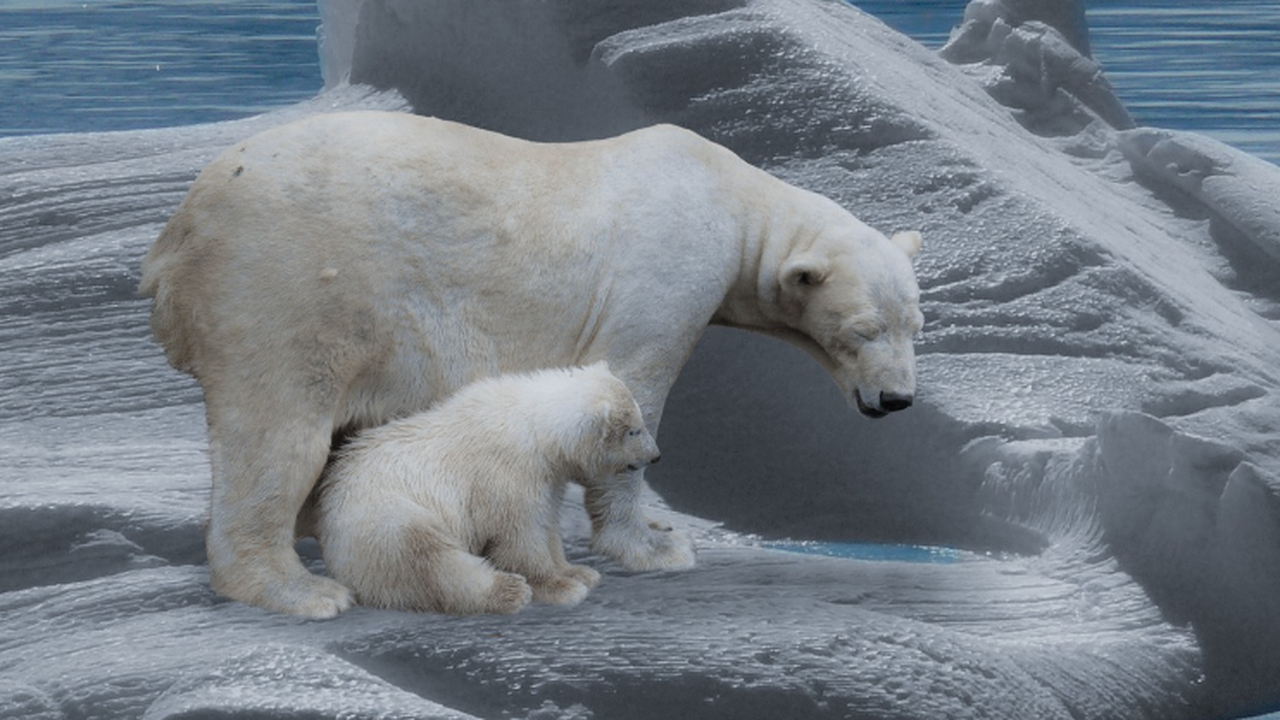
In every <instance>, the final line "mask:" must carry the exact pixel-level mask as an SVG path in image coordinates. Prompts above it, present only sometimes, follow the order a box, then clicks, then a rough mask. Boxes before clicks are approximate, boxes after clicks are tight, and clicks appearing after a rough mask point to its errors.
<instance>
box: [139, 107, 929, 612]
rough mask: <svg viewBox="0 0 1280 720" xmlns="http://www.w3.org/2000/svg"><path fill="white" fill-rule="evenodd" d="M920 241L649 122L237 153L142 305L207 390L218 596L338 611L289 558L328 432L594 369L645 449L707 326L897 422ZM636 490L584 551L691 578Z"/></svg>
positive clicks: (153, 265) (268, 139) (210, 172)
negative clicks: (490, 384)
mask: <svg viewBox="0 0 1280 720" xmlns="http://www.w3.org/2000/svg"><path fill="white" fill-rule="evenodd" d="M918 239H919V238H918V235H914V234H908V235H902V236H898V237H897V238H896V240H895V241H892V242H891V241H890V240H889V239H888V238H886V237H885V236H884V235H882V234H880V233H879V232H877V231H875V230H873V229H871V228H869V227H867V226H866V225H864V224H863V223H861V222H859V221H858V220H857V219H855V218H854V217H853V216H851V215H850V214H849V213H848V212H846V211H845V210H843V209H842V208H840V207H839V206H837V205H836V204H835V203H833V202H831V201H830V200H827V199H825V198H822V197H820V196H818V195H815V194H813V193H810V192H806V191H804V190H800V189H798V188H795V187H792V186H790V185H787V184H786V183H783V182H781V181H780V180H777V179H775V178H773V177H772V176H770V175H768V174H767V173H764V172H762V171H760V170H758V169H757V168H754V167H752V166H750V165H748V164H747V163H745V162H743V161H742V160H740V159H739V158H738V157H736V156H735V155H733V154H732V153H731V152H729V151H728V150H725V149H724V148H722V147H720V146H718V145H715V144H714V143H711V142H708V141H706V140H704V139H702V138H700V137H698V136H697V135H695V134H693V133H691V132H688V131H685V130H681V129H679V128H675V127H671V126H655V127H651V128H646V129H643V130H638V131H636V132H632V133H628V134H626V135H622V136H619V137H616V138H611V139H607V140H599V141H593V142H583V143H569V144H537V143H530V142H525V141H521V140H516V139H513V138H509V137H504V136H502V135H497V134H494V133H490V132H485V131H481V130H477V129H474V128H469V127H466V126H463V125H458V124H455V123H450V122H446V121H442V120H435V119H430V118H422V117H415V116H411V115H403V114H395V113H371V112H360V113H340V114H327V115H319V116H315V117H312V118H308V119H305V120H302V121H299V122H297V123H293V124H290V125H286V126H283V127H279V128H275V129H272V130H268V131H266V132H264V133H262V134H260V135H258V136H256V137H253V138H251V139H249V140H246V141H244V142H242V143H240V144H239V145H237V146H235V147H233V148H231V149H230V150H228V151H227V152H225V153H224V154H222V155H221V156H220V157H218V158H217V159H215V160H214V161H213V162H212V163H211V164H210V165H209V167H208V168H206V169H205V171H204V172H203V173H201V175H200V177H199V178H198V179H197V180H196V182H195V185H194V186H193V187H192V189H191V192H190V193H189V194H188V195H187V198H186V200H185V201H184V202H183V204H182V206H181V207H180V208H179V209H178V211H177V213H176V214H175V215H174V217H173V218H172V219H171V220H170V221H169V224H168V225H167V226H166V227H165V230H164V232H163V233H162V234H161V236H160V238H159V239H158V240H157V241H156V244H155V246H154V247H153V248H152V249H151V252H150V253H149V254H148V256H147V258H146V260H145V261H144V263H143V278H142V285H141V290H142V291H143V292H144V293H147V294H150V295H153V296H154V297H155V302H154V305H153V309H152V318H151V326H152V331H153V333H154V334H155V336H156V338H157V339H158V340H159V341H160V342H161V343H162V344H163V345H164V348H165V353H166V354H167V356H168V358H169V360H170V362H171V363H172V364H173V365H174V366H175V367H177V368H179V369H182V370H184V371H187V372H190V373H191V374H192V375H194V376H195V377H196V378H197V379H198V380H199V382H200V384H201V386H202V387H203V389H204V393H205V403H206V412H207V417H208V423H209V440H210V454H211V457H212V466H213V500H212V512H211V517H210V523H209V532H208V546H209V561H210V569H211V573H212V579H213V584H214V587H215V589H217V590H218V591H219V592H222V593H224V594H227V595H230V596H231V597H234V598H237V599H240V600H244V601H246V602H251V603H256V604H259V605H262V606H265V607H269V608H274V609H277V610H282V611H285V612H292V613H297V614H302V615H312V616H325V615H331V614H333V613H335V612H338V611H340V610H341V609H342V608H343V607H345V604H347V603H349V602H350V598H349V596H348V595H347V593H346V591H345V589H343V588H342V587H341V586H339V585H337V584H336V583H332V582H331V581H329V580H327V579H325V578H321V577H317V576H313V575H311V574H309V573H308V572H307V571H306V569H305V568H304V567H303V566H302V565H301V563H300V562H299V560H298V558H297V555H296V553H294V551H293V539H294V535H293V529H294V528H293V526H294V518H295V515H296V513H297V511H298V509H299V508H300V507H301V505H302V503H303V501H304V499H305V498H306V497H307V495H308V493H309V492H310V491H311V488H312V486H313V484H314V483H315V481H316V479H317V478H318V477H319V475H320V472H321V469H322V468H323V466H324V463H325V459H326V457H327V455H328V451H329V445H330V437H331V435H332V433H333V432H334V431H335V430H337V429H358V428H361V427H367V426H370V425H377V424H380V423H384V422H386V421H388V420H390V419H392V418H396V417H403V416H405V415H408V414H411V413H414V412H417V411H420V410H422V409H424V408H426V407H428V406H429V405H430V404H431V403H433V402H435V401H437V400H438V399H440V398H442V397H446V396H448V395H450V394H451V393H453V392H454V391H456V390H457V389H458V388H460V387H462V386H463V385H465V384H466V383H468V382H470V381H472V380H475V379H477V378H482V377H487V376H491V375H496V374H499V373H504V372H512V371H523V370H530V369H536V368H542V367H555V366H567V365H575V364H583V363H589V362H592V361H594V360H598V359H607V360H608V361H609V362H610V365H611V367H612V368H613V371H614V372H615V373H616V374H617V375H618V377H620V378H622V380H623V381H625V382H626V383H627V385H628V386H629V387H630V388H631V389H632V391H633V392H634V393H635V396H636V399H637V400H638V402H639V404H640V407H641V409H642V410H643V412H644V416H645V421H646V423H647V424H648V427H649V430H650V431H651V432H654V433H656V432H657V429H658V425H659V421H660V419H661V415H662V406H663V402H664V401H665V399H666V396H667V393H668V391H669V390H670V388H671V386H672V384H673V383H674V382H675V379H676V376H677V374H678V373H679V371H680V368H681V367H682V366H683V365H684V363H685V361H686V360H687V359H688V357H689V354H690V353H691V352H692V351H693V347H694V344H695V343H696V342H697V340H698V338H699V337H700V336H701V334H702V332H703V330H704V328H705V327H706V326H707V324H708V323H719V324H724V325H731V326H735V327H740V328H746V329H749V330H754V331H758V332H763V333H767V334H770V335H773V336H775V337H778V338H781V339H783V340H787V341H788V342H792V343H795V344H796V345H798V346H800V347H801V348H803V349H805V350H806V351H808V352H809V353H810V354H811V355H813V356H814V357H815V358H816V359H817V360H818V361H819V362H820V363H821V364H822V365H823V367H825V368H827V370H828V371H829V372H830V373H831V375H832V376H833V378H834V379H835V381H836V383H837V384H838V385H839V386H840V387H841V389H842V390H843V392H844V394H845V395H846V396H847V397H848V398H849V399H850V402H851V403H852V402H857V404H858V405H859V407H860V408H862V409H863V411H864V412H867V413H868V414H872V415H876V414H882V413H883V412H884V411H885V410H889V409H894V408H895V407H901V406H902V405H903V404H904V402H909V399H910V397H911V396H912V395H913V393H914V391H915V362H914V356H913V354H912V345H911V339H912V336H913V335H914V333H915V332H916V331H917V330H918V329H919V327H920V322H921V318H920V314H919V311H918V310H917V309H916V300H917V294H918V290H917V288H916V282H915V277H914V274H913V272H912V269H911V264H910V255H912V254H913V253H914V251H915V250H916V248H917V247H918V245H919V243H918ZM885 398H888V399H891V400H893V401H894V402H893V403H892V405H889V404H886V403H883V402H882V399H885ZM643 482H644V481H643V473H642V472H632V473H626V474H623V475H621V476H619V477H618V478H617V479H616V480H615V482H613V483H611V484H610V485H609V488H608V489H607V490H600V491H598V492H589V493H588V494H587V496H586V501H587V503H588V509H589V510H590V512H591V514H592V517H593V519H594V521H595V522H594V523H593V531H594V535H593V547H594V548H595V549H596V550H597V551H599V552H601V553H603V554H605V555H608V556H610V557H613V558H614V559H616V560H618V561H619V562H620V563H622V564H623V565H624V566H626V567H629V568H632V569H639V570H644V569H657V568H682V567H688V566H690V565H692V564H693V561H694V552H693V546H692V543H691V541H690V539H689V538H688V537H687V536H686V535H685V534H683V533H681V532H678V531H677V532H669V531H667V532H664V531H662V530H659V529H655V528H653V527H651V526H650V523H649V522H648V520H647V519H646V517H645V515H644V513H643V511H642V509H641V507H640V504H639V498H640V496H641V490H642V488H643Z"/></svg>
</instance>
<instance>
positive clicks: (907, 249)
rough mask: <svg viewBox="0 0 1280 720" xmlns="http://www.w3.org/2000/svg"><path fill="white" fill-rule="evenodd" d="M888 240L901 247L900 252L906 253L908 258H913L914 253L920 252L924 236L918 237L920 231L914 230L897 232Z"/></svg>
mask: <svg viewBox="0 0 1280 720" xmlns="http://www.w3.org/2000/svg"><path fill="white" fill-rule="evenodd" d="M889 240H890V241H891V242H892V243H893V244H894V245H897V246H898V247H900V248H902V252H904V253H906V254H907V257H909V258H915V256H916V253H918V252H920V244H921V243H922V242H924V238H922V237H920V233H918V232H916V231H915V230H907V231H906V232H900V233H897V234H895V235H894V236H893V237H891V238H889Z"/></svg>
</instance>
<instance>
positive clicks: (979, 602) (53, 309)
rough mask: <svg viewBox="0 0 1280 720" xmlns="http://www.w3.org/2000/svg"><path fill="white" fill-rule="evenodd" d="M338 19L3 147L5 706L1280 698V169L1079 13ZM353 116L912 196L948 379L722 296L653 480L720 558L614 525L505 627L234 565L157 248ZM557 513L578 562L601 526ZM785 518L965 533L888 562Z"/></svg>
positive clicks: (903, 538) (391, 5)
mask: <svg viewBox="0 0 1280 720" xmlns="http://www.w3.org/2000/svg"><path fill="white" fill-rule="evenodd" d="M1068 6H1069V7H1068ZM321 12H322V17H323V19H324V22H325V26H324V28H323V32H322V46H321V48H322V65H323V67H324V70H325V77H326V79H327V82H328V83H329V85H330V87H329V89H328V90H327V91H326V92H325V93H324V94H322V95H321V96H320V97H318V98H317V99H315V100H314V101H312V102H310V103H306V104H303V105H301V106H298V107H294V108H290V109H287V110H284V111H281V112H279V113H274V114H269V115H265V116H262V117H259V118H253V119H249V120H245V121H238V122H233V123H222V124H216V125H205V126H198V127H189V128H174V129H168V130H161V131H146V132H129V133H115V134H110V135H94V134H88V135H66V136H45V137H32V138H14V139H7V140H0V217H2V218H3V222H0V283H2V284H3V293H0V364H2V365H3V367H5V373H4V374H3V375H0V466H2V467H3V468H4V472H3V474H0V547H2V548H3V549H4V553H3V556H2V559H0V567H2V568H3V572H0V590H3V593H0V627H3V633H0V715H3V716H4V717H32V718H97V717H102V718H118V717H123V718H128V717H135V718H141V717H145V718H157V719H158V718H178V717H186V718H191V717H209V716H212V717H222V716H231V715H236V716H256V717H274V716H280V717H294V716H305V717H333V718H337V717H385V718H400V717H404V718H410V717H412V718H421V717H529V718H589V717H596V718H626V717H663V716H668V715H670V716H689V717H694V716H696V717H702V718H715V717H734V718H749V717H787V716H806V717H867V718H886V717H889V718H914V717H992V718H1008V717H1046V718H1051V717H1062V718H1068V717H1074V718H1080V717H1085V718H1095V717H1124V718H1136V717H1151V718H1176V717H1188V718H1196V717H1204V716H1213V715H1221V714H1225V713H1233V712H1244V711H1248V710H1251V709H1255V708H1262V707H1266V706H1267V705H1268V704H1271V705H1275V704H1280V690H1277V688H1280V622H1276V618H1277V615H1278V612H1280V572H1277V569H1280V480H1278V479H1277V478H1278V477H1280V405H1278V404H1277V388H1280V377H1278V376H1277V375H1278V372H1277V370H1276V368H1277V367H1280V364H1278V363H1277V361H1278V360H1280V331H1278V328H1277V321H1280V290H1277V288H1280V259H1278V257H1277V256H1278V252H1277V247H1278V246H1280V218H1278V217H1277V215H1276V210H1275V203H1274V198H1275V197H1276V196H1277V193H1278V192H1280V177H1277V172H1278V171H1277V170H1276V169H1275V167H1274V166H1271V165H1268V164H1267V163H1264V162H1261V161H1259V160H1256V159H1254V158H1250V157H1248V156H1245V155H1243V154H1241V153H1239V152H1237V151H1234V150H1232V149H1230V148H1228V147H1225V146H1222V145H1220V144H1218V143H1215V142H1213V141H1211V140H1208V139H1206V138H1203V137H1200V136H1196V135H1190V134H1186V133H1174V132H1169V131H1164V130H1158V129H1151V128H1141V127H1134V123H1133V121H1132V119H1131V118H1129V116H1128V114H1127V113H1126V112H1125V111H1124V108H1123V105H1122V104H1121V103H1120V102H1119V101H1118V100H1117V99H1116V98H1115V95H1114V93H1113V92H1112V91H1111V89H1110V88H1109V86H1108V85H1107V83H1106V80H1105V76H1103V75H1102V74H1101V72H1100V69H1099V67H1098V66H1097V64H1096V63H1095V62H1094V61H1093V60H1092V59H1090V57H1089V52H1088V44H1087V32H1086V30H1085V28H1084V27H1083V24H1082V12H1080V7H1079V5H1078V4H1069V3H1052V2H1025V1H1024V2H1015V1H1014V0H998V1H997V0H978V2H975V3H973V4H972V5H971V6H970V9H969V11H967V12H966V15H965V17H964V18H963V19H961V18H957V22H958V24H959V27H958V29H957V31H956V32H955V33H954V34H953V37H952V41H951V43H949V45H948V46H947V49H946V50H944V52H943V54H942V55H943V56H945V57H940V56H939V55H938V54H934V53H931V52H929V51H927V50H925V49H924V48H922V47H920V46H918V45H916V44H915V43H913V42H911V41H910V40H908V39H906V38H904V37H902V36H901V35H898V34H896V33H894V32H893V31H891V30H889V29H888V28H886V27H885V26H883V25H882V24H881V23H879V22H878V21H876V20H874V19H872V18H870V17H868V16H866V15H864V14H862V13H861V12H859V11H858V10H856V9H854V8H852V7H849V6H847V5H844V4H841V3H834V2H821V1H814V0H693V1H692V2H680V3H676V2H665V1H655V2H647V3H632V2H624V1H622V0H597V1H595V2H590V3H584V2H580V1H579V0H572V1H571V0H552V1H550V2H533V1H532V0H529V1H523V0H522V1H520V2H494V1H491V0H443V1H441V2H435V3H430V4H424V3H419V2H413V1H412V0H365V1H364V2H349V3H348V2H342V3H339V2H327V3H322V7H321ZM352 107H384V108H402V109H408V108H411V109H412V110H414V111H416V112H420V113H426V114H435V115H441V116H445V117H449V118H452V119H457V120H462V121H465V122H469V123H472V124H475V125H479V126H482V127H487V128H491V129H495V130H499V131H502V132H506V133H510V134H513V135H517V136H522V137H527V138H531V139H538V140H566V139H576V138H586V137H599V136H604V135H611V134H615V133H617V132H621V131H624V130H627V129H630V128H633V127H638V126H641V125H645V124H649V123H653V122H660V121H662V122H674V123H678V124H681V125H684V126H686V127H689V128H692V129H694V130H696V131H697V132H699V133H701V134H703V135H705V136H706V137H709V138H711V139H713V140H716V141H718V142H721V143H723V144H725V145H727V146H729V147H730V148H732V149H733V150H735V151H736V152H738V153H739V154H741V155H742V156H743V157H745V158H747V159H748V160H750V161H751V162H754V163H757V164H759V165H761V166H763V167H765V168H767V169H768V170H770V171H771V172H774V173H776V174H777V175H779V176H781V177H783V178H785V179H787V180H789V181H791V182H794V183H796V184H799V185H802V186H805V187H809V188H811V189H814V190H817V191H819V192H822V193H824V194H827V195H829V196H831V197H833V198H835V199H836V200H838V201H840V202H841V203H843V204H844V205H845V206H846V207H848V208H849V209H850V210H852V211H853V212H854V213H855V214H856V215H858V216H859V217H861V218H862V219H863V220H865V221H867V222H868V223H870V224H872V225H874V226H876V227H879V228H881V229H882V230H885V231H889V232H892V231H897V230H905V229H918V230H921V231H922V232H923V234H924V237H925V246H924V249H923V251H922V252H921V254H920V255H919V257H918V260H917V272H918V275H919V279H920V283H921V288H922V291H923V307H924V311H925V314H926V317H927V320H928V322H927V325H926V329H925V332H924V334H923V336H922V338H921V341H920V345H919V351H920V360H919V362H920V393H919V398H918V403H917V407H915V408H913V409H912V410H911V411H909V412H907V413H902V414H900V415H898V416H894V417H890V418H886V419H884V420H882V421H879V422H874V423H873V422H870V421H867V420H863V419H861V418H860V417H858V416H857V414H856V413H854V412H852V411H850V410H849V409H848V408H847V407H846V406H845V405H844V402H843V400H841V398H840V397H839V394H838V393H837V392H836V391H835V389H834V388H833V387H832V386H831V384H830V381H829V380H828V379H827V378H826V376H825V375H824V374H823V373H822V371H821V370H820V369H819V368H817V367H816V366H815V365H814V364H813V363H812V362H811V361H810V360H808V359H807V358H805V357H803V356H802V355H801V353H799V352H798V351H795V350H794V349H793V348H791V347H789V346H786V345H783V344H781V343H777V342H773V341H770V340H768V339H765V338H759V337H754V336H748V335H745V334H742V333H739V332H734V331H726V330H717V329H713V330H712V331H710V332H709V333H708V335H707V337H706V338H705V340H704V342H703V343H702V345H701V346H700V348H699V350H698V351H697V353H695V356H694V358H693V359H692V360H691V362H690V364H689V365H688V366H687V367H686V369H685V372H684V373H683V375H682V377H681V380H680V382H679V384H678V385H677V388H676V390H675V392H674V393H673V395H672V398H671V400H670V402H669V404H668V406H667V413H666V417H665V424H664V426H663V428H662V436H661V437H660V441H661V443H662V445H663V451H664V458H665V459H664V462H663V464H662V465H660V466H658V467H657V468H656V470H657V471H658V472H655V473H654V474H653V476H652V481H653V483H654V485H655V487H656V489H657V490H658V491H659V492H660V493H661V495H662V496H663V498H664V499H665V500H666V501H667V502H668V503H669V505H670V512H671V513H673V514H676V513H678V514H679V517H677V518H676V519H675V522H676V523H678V524H682V525H685V526H688V527H692V528H694V529H696V531H697V533H698V535H699V537H700V542H701V548H702V550H701V554H700V558H699V559H700V564H699V567H698V568H697V569H695V570H693V571H691V572H687V573H677V574H649V575H630V574H626V573H623V572H621V571H620V570H618V569H617V568H615V567H613V566H611V565H609V564H608V563H606V562H604V561H599V560H591V561H590V562H593V563H595V565H596V567H598V568H599V569H600V570H601V571H602V572H603V573H604V574H605V577H604V580H603V581H602V583H601V585H600V587H599V588H598V589H597V590H596V591H595V592H594V593H593V594H592V595H591V596H590V598H589V599H588V600H587V601H586V602H585V603H584V604H583V605H581V606H579V607H577V608H573V609H570V610H564V609H561V608H552V607H534V608H531V609H530V610H528V611H526V612H524V613H521V614H520V615H517V616H515V617H510V618H505V617H504V618H489V617H480V618H465V619H458V618H441V617H436V616H420V615H409V614H403V613H389V612H374V611H368V610H356V611H353V612H351V613H348V614H346V615H344V616H342V617H340V618H338V619H337V620H335V621H332V622H326V623H311V622H303V621H298V620H295V619H292V618H286V617H280V616H274V615H270V614H267V613H264V612H261V611H258V610H256V609H253V608H249V607H245V606H242V605H238V604H236V603H230V602H226V601H224V600H221V599H219V598H217V597H216V596H214V595H213V594H212V593H211V592H210V591H209V589H208V584H207V583H208V574H207V569H206V567H205V565H204V559H203V544H202V541H201V536H200V533H201V522H202V517H203V514H204V512H205V506H206V503H207V493H208V470H207V467H206V466H205V462H206V460H205V456H204V429H203V422H202V413H201V407H200V404H199V403H200V397H199V393H198V390H197V389H196V388H195V386H194V385H193V384H192V383H191V382H190V381H189V380H187V379H186V378H185V377H184V376H181V375H179V374H178V373H176V372H174V371H172V370H171V369H169V368H168V366H167V365H166V364H165V362H164V359H163V356H162V354H161V352H160V350H159V348H158V347H156V346H155V345H154V344H153V343H152V342H150V340H149V339H148V337H147V311H148V308H147V305H146V302H145V301H143V300H142V299H140V298H138V297H137V296H136V295H135V293H134V287H135V286H136V282H137V267H138V263H139V261H140V259H141V257H142V255H143V254H144V253H145V251H146V249H147V248H148V247H149V245H150V243H151V241H152V240H153V239H154V237H155V236H156V234H157V233H158V232H159V229H160V227H161V225H162V223H163V222H164V221H165V219H167V217H168V215H169V214H170V213H171V212H172V211H173V209H174V208H175V207H176V205H177V203H178V201H179V200H180V199H181V197H182V195H183V193H184V192H185V191H186V188H187V187H188V186H189V185H190V182H191V180H192V179H194V177H195V174H196V173H197V172H198V170H199V169H200V168H201V167H202V165H203V164H204V163H205V162H207V161H208V160H209V159H210V158H211V157H212V156H213V155H214V154H215V153H216V152H217V151H218V150H220V149H221V148H223V147H225V146H227V145H229V144H231V143H232V142H234V141H235V140H237V139H239V138H241V137H244V136H247V135H249V134H251V133H253V132H255V131H257V130H259V129H262V128H264V127H266V126H269V125H271V124H274V123H279V122H284V121H287V120H288V119H291V118H294V117H297V116H299V115H300V114H303V113H308V112H318V111H326V110H331V109H340V108H352ZM659 181H660V178H655V182H659ZM567 516H568V518H569V523H568V527H567V528H566V531H567V533H568V537H569V548H570V551H571V554H572V555H575V556H576V557H578V558H582V557H584V556H585V552H586V550H585V548H586V536H587V532H588V531H587V525H586V521H585V519H583V518H582V517H581V510H580V508H579V509H577V510H572V509H571V510H570V511H569V512H568V513H567ZM717 523H721V524H722V525H720V526H717V525H716V524H717ZM755 537H763V538H791V539H796V540H827V541H854V542H892V543H920V544H940V545H947V546H951V547H955V548H960V549H962V550H963V551H964V552H962V553H960V558H961V559H960V560H959V561H957V562H953V563H948V564H931V563H906V562H893V561H889V562H871V561H860V560H851V559H840V558H829V557H819V556H813V555H801V554H796V553H785V552H779V551H776V550H770V549H767V548H766V547H762V546H761V545H760V544H759V543H758V542H756V541H755V539H754V538H755ZM303 549H304V552H308V553H309V555H310V556H311V558H312V562H313V563H314V562H315V557H314V555H315V554H314V547H311V548H310V550H308V547H307V546H305V545H304V548H303Z"/></svg>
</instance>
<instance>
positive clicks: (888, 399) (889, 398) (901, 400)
mask: <svg viewBox="0 0 1280 720" xmlns="http://www.w3.org/2000/svg"><path fill="white" fill-rule="evenodd" d="M914 400H915V398H914V397H912V396H911V395H899V394H898V393H887V392H882V393H880V409H882V410H886V411H888V412H894V411H897V410H906V409H907V408H909V407H911V403H912V402H913V401H914Z"/></svg>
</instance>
